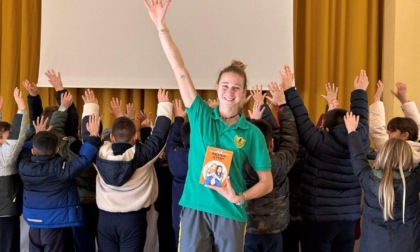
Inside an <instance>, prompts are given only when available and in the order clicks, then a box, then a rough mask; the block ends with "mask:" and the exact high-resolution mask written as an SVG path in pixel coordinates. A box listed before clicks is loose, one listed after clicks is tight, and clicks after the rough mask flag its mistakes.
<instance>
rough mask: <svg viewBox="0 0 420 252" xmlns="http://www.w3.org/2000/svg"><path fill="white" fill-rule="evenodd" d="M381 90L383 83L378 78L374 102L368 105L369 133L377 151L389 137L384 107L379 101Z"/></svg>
mask: <svg viewBox="0 0 420 252" xmlns="http://www.w3.org/2000/svg"><path fill="white" fill-rule="evenodd" d="M383 90H384V84H383V83H382V81H380V80H379V81H378V83H377V84H376V93H375V96H374V102H373V103H372V104H371V105H370V106H369V134H370V136H371V137H372V140H373V145H374V146H375V149H376V150H377V151H380V150H381V149H382V147H383V146H384V144H385V142H386V141H388V139H389V136H388V133H387V129H386V119H385V107H384V103H383V102H382V101H381V97H382V93H383Z"/></svg>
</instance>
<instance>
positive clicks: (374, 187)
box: [348, 132, 420, 252]
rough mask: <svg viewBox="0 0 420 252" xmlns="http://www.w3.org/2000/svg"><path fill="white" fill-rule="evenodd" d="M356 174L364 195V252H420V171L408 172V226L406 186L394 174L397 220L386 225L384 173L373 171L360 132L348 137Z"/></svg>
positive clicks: (361, 246) (362, 245) (405, 174)
mask: <svg viewBox="0 0 420 252" xmlns="http://www.w3.org/2000/svg"><path fill="white" fill-rule="evenodd" d="M348 142H349V149H350V153H351V160H352V164H353V170H354V174H355V175H356V176H357V177H358V178H359V182H360V185H361V186H362V188H363V192H364V204H363V221H362V238H361V244H360V251H366V252H368V251H369V252H370V251H381V252H384V251H412V252H418V251H420V201H419V192H420V169H419V168H417V169H415V170H414V171H412V172H410V171H406V172H404V177H405V181H406V202H405V216H404V220H405V224H404V223H403V222H402V220H403V217H402V213H403V211H402V210H403V208H402V204H403V190H404V189H403V184H402V180H401V177H400V174H399V172H396V173H395V174H394V196H395V202H394V209H393V216H394V219H393V220H388V221H384V217H383V210H382V208H381V206H380V204H379V199H378V191H379V183H380V182H381V177H382V176H381V174H382V173H381V170H379V169H375V170H372V168H371V167H370V165H369V162H368V160H367V158H366V153H365V151H364V150H363V147H362V143H361V141H360V138H359V136H358V134H357V133H356V132H352V133H350V134H349V135H348Z"/></svg>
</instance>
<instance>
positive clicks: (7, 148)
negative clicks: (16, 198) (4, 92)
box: [0, 88, 27, 174]
mask: <svg viewBox="0 0 420 252" xmlns="http://www.w3.org/2000/svg"><path fill="white" fill-rule="evenodd" d="M13 97H14V99H15V101H16V104H17V106H18V111H17V113H16V114H15V116H14V118H13V122H12V124H11V126H10V131H9V136H8V137H7V139H6V142H5V143H3V144H2V148H1V150H0V151H1V155H0V165H1V168H2V169H6V170H7V169H9V168H12V169H15V162H16V160H17V158H18V156H19V152H20V151H21V149H22V146H23V144H24V142H25V139H26V137H25V127H26V114H27V111H26V105H25V102H24V100H23V99H22V92H21V91H20V90H19V88H15V89H14V91H13ZM0 100H1V102H0V103H1V105H0V109H1V106H2V103H3V101H2V99H0ZM3 172H4V171H3ZM8 172H9V171H6V173H8ZM3 174H4V173H3ZM9 174H10V173H9Z"/></svg>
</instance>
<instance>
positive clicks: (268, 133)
mask: <svg viewBox="0 0 420 252" xmlns="http://www.w3.org/2000/svg"><path fill="white" fill-rule="evenodd" d="M250 122H251V123H252V124H254V125H255V126H257V128H259V129H260V130H261V132H262V133H263V135H264V138H265V142H266V143H267V146H268V145H269V144H270V142H271V141H272V140H273V129H272V128H271V125H270V124H268V123H267V122H266V121H264V120H261V119H259V120H254V119H251V121H250Z"/></svg>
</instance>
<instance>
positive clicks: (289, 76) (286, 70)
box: [279, 65, 294, 90]
mask: <svg viewBox="0 0 420 252" xmlns="http://www.w3.org/2000/svg"><path fill="white" fill-rule="evenodd" d="M279 75H280V78H281V85H282V87H283V90H287V89H289V88H291V87H293V79H294V74H293V72H292V69H290V67H289V66H288V65H285V66H284V67H283V71H279Z"/></svg>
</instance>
